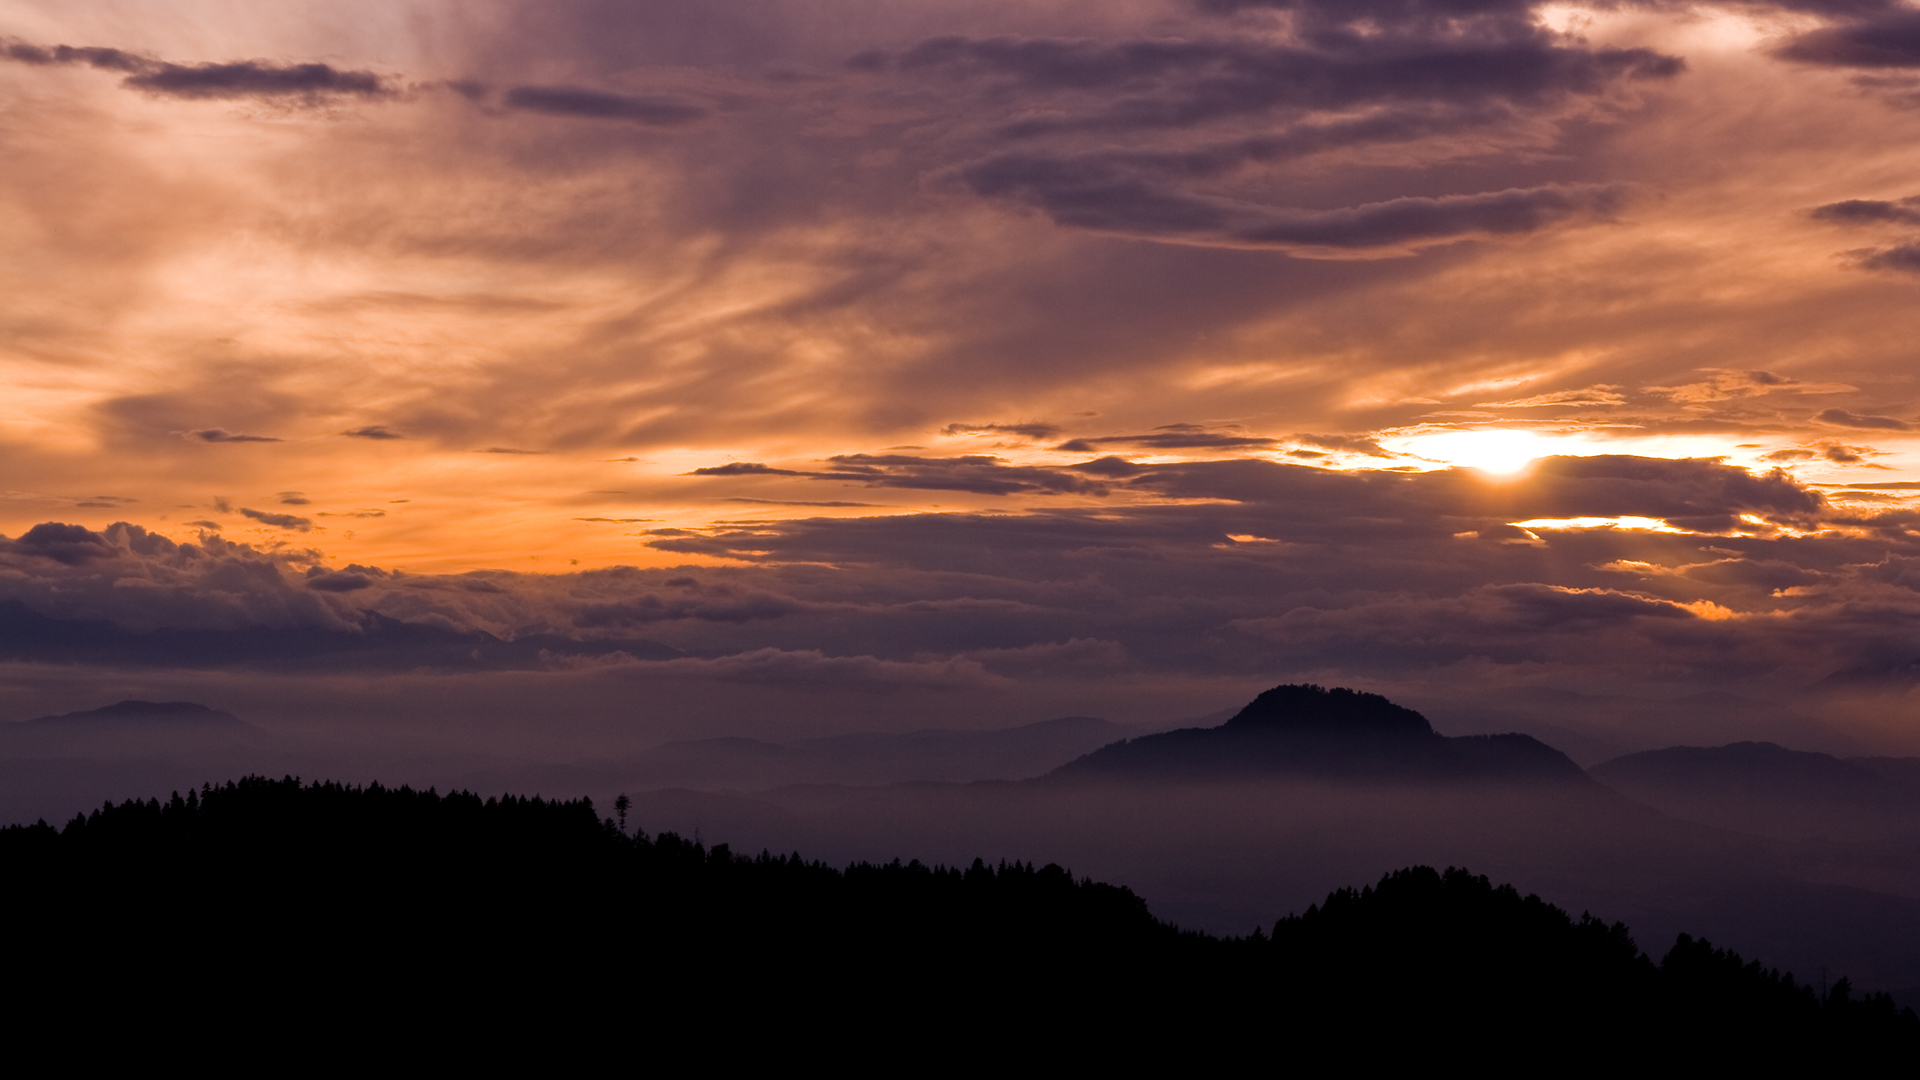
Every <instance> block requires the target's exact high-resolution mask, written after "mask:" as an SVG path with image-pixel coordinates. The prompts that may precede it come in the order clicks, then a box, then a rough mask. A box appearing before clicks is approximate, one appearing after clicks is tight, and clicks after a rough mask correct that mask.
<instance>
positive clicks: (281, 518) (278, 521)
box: [240, 506, 313, 532]
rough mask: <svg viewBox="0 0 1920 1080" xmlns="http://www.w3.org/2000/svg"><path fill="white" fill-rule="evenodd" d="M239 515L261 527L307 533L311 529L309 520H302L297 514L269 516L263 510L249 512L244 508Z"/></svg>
mask: <svg viewBox="0 0 1920 1080" xmlns="http://www.w3.org/2000/svg"><path fill="white" fill-rule="evenodd" d="M240 514H241V516H242V517H250V518H252V519H253V520H255V521H258V522H260V523H261V524H262V525H271V526H273V527H274V528H276V529H291V530H293V531H295V532H307V531H308V530H310V529H312V528H313V520H312V519H311V518H303V517H300V516H299V515H297V514H270V513H267V512H266V511H263V510H249V509H247V508H246V507H244V506H243V507H241V508H240Z"/></svg>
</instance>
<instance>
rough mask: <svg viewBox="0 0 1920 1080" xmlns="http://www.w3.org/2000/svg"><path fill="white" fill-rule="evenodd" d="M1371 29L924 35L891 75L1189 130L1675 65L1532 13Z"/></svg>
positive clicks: (1123, 121) (1517, 95)
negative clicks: (1089, 98)
mask: <svg viewBox="0 0 1920 1080" xmlns="http://www.w3.org/2000/svg"><path fill="white" fill-rule="evenodd" d="M1380 30H1381V31H1382V32H1378V33H1373V34H1353V33H1334V34H1325V35H1320V36H1309V37H1308V38H1307V39H1306V41H1305V47H1302V46H1296V45H1282V44H1273V43H1270V42H1267V41H1262V40H1260V39H1258V38H1222V39H1213V40H1206V39H1199V40H1196V39H1190V38H1157V39H1136V40H1130V41H1089V40H1073V39H1031V38H1029V39H1021V38H1011V37H999V38H973V39H970V38H963V37H941V38H932V39H929V40H926V41H923V42H921V43H919V44H918V45H915V46H914V47H912V48H910V49H907V50H905V51H903V52H901V53H900V54H898V55H897V56H895V57H893V58H892V61H891V64H892V66H893V68H894V69H895V70H898V71H903V72H914V71H926V70H938V71H942V72H945V73H949V74H951V75H954V76H958V77H962V78H965V77H987V78H995V79H999V80H1003V81H1005V82H1008V83H1012V84H1014V85H1018V86H1020V87H1022V88H1024V89H1029V90H1038V91H1073V92H1092V93H1094V94H1098V95H1101V96H1102V98H1103V99H1102V100H1097V101H1095V102H1094V103H1092V104H1090V105H1087V106H1085V107H1084V108H1083V111H1081V112H1080V113H1079V114H1078V115H1075V116H1070V117H1062V118H1058V119H1053V120H1046V121H1038V122H1033V123H1029V124H1027V125H1023V126H1021V127H1019V128H1016V129H1015V132H1014V133H1016V134H1022V135H1024V134H1033V133H1037V132H1039V131H1044V130H1062V129H1068V128H1097V129H1128V128H1142V127H1189V126H1191V125H1194V124H1197V123H1204V122H1207V121H1211V120H1216V119H1220V118H1222V117H1227V116H1237V115H1244V114H1248V113H1257V112H1266V111H1269V110H1274V109H1284V110H1287V111H1290V112H1295V113H1297V112H1298V111H1301V110H1308V109H1315V110H1331V109H1347V108H1353V107H1355V106H1359V105H1363V104H1372V103H1378V102H1395V101H1408V100H1411V101H1418V102H1422V103H1425V102H1435V101H1444V102H1450V103H1458V102H1480V101H1489V100H1496V101H1504V102H1515V103H1526V102H1537V101H1541V100H1543V99H1549V98H1558V97H1562V96H1565V95H1568V94H1580V93H1594V92H1597V91H1599V90H1601V89H1603V88H1605V87H1606V86H1607V85H1608V84H1610V83H1612V82H1614V81H1616V80H1620V79H1635V78H1667V77H1671V76H1672V75H1675V74H1677V73H1679V72H1680V71H1681V70H1682V68H1683V67H1684V64H1683V62H1682V61H1681V60H1679V59H1678V58H1677V57H1671V56H1663V55H1661V54H1659V53H1656V52H1654V51H1652V50H1650V49H1612V48H1601V49H1589V48H1581V47H1578V46H1577V45H1569V44H1566V43H1563V41H1561V40H1559V39H1556V38H1555V36H1554V35H1553V34H1551V33H1549V32H1547V31H1545V30H1543V29H1541V28H1540V27H1538V26H1536V25H1533V24H1532V23H1531V22H1530V21H1527V20H1519V19H1511V18H1504V19H1495V20H1486V21H1475V22H1468V23H1460V22H1453V23H1449V24H1436V23H1434V22H1432V21H1429V20H1424V19H1416V20H1407V21H1398V22H1389V23H1386V24H1385V25H1383V26H1381V27H1380Z"/></svg>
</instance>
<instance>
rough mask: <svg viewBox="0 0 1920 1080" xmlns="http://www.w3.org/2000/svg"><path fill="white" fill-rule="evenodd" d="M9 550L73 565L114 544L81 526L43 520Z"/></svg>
mask: <svg viewBox="0 0 1920 1080" xmlns="http://www.w3.org/2000/svg"><path fill="white" fill-rule="evenodd" d="M8 547H9V549H10V550H12V551H16V552H20V553H22V554H26V555H37V556H39V557H41V558H43V559H52V560H53V561H55V562H58V563H65V564H66V565H68V566H75V565H78V564H80V563H84V562H88V561H90V560H92V559H98V558H102V557H105V556H109V555H112V554H113V553H114V551H113V546H112V545H111V544H109V543H108V542H107V541H106V538H105V537H102V536H101V535H100V534H99V533H96V532H94V531H93V530H91V529H89V528H87V527H86V526H84V525H66V524H62V523H60V522H54V521H49V522H44V523H42V524H39V525H35V526H34V527H33V528H31V529H28V530H27V531H26V532H25V533H24V534H23V535H22V536H21V537H20V539H18V540H14V541H12V542H11V543H10V544H9V545H8Z"/></svg>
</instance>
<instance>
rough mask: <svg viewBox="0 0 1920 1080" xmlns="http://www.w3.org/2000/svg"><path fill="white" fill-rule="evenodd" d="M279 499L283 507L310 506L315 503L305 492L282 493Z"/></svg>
mask: <svg viewBox="0 0 1920 1080" xmlns="http://www.w3.org/2000/svg"><path fill="white" fill-rule="evenodd" d="M277 497H278V498H279V500H280V505H281V506H308V505H311V504H312V503H313V500H312V499H309V498H307V495H306V492H304V491H282V492H280V493H279V495H278V496H277Z"/></svg>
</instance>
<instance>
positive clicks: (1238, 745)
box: [1053, 686, 1586, 783]
mask: <svg viewBox="0 0 1920 1080" xmlns="http://www.w3.org/2000/svg"><path fill="white" fill-rule="evenodd" d="M1263 775H1300V776H1321V777H1332V778H1347V779H1359V778H1373V779H1398V780H1476V779H1484V780H1552V781H1562V782H1576V783H1577V782H1584V781H1585V779H1586V776H1585V774H1584V773H1582V772H1581V770H1580V767H1579V766H1578V765H1575V764H1574V763H1573V762H1572V761H1571V760H1569V759H1568V758H1567V756H1566V755H1565V754H1563V753H1561V752H1560V751H1558V750H1555V749H1554V748H1552V747H1551V746H1548V745H1547V744H1545V743H1543V742H1541V741H1540V740H1538V739H1535V738H1533V737H1532V736H1529V735H1521V734H1517V733H1508V734H1499V735H1467V736H1458V737H1453V738H1449V737H1447V736H1445V735H1440V734H1437V733H1435V732H1434V730H1433V726H1432V725H1431V724H1429V723H1428V722H1427V718H1426V717H1424V716H1422V715H1420V714H1419V713H1417V712H1414V711H1413V710H1412V709H1408V708H1405V707H1403V706H1400V705H1395V704H1394V703H1392V702H1390V701H1388V700H1387V699H1386V698H1384V697H1381V696H1380V695H1378V694H1363V693H1357V692H1355V691H1352V690H1345V689H1334V690H1325V689H1323V688H1321V687H1318V686H1277V687H1275V688H1273V689H1272V690H1268V691H1267V692H1265V693H1263V694H1261V695H1260V696H1259V697H1257V698H1255V699H1254V700H1253V701H1252V703H1250V704H1249V705H1247V707H1246V708H1244V709H1241V710H1240V711H1239V712H1238V713H1236V714H1235V715H1234V716H1233V718H1232V719H1230V720H1228V721H1227V722H1226V723H1225V724H1222V725H1221V726H1219V727H1213V728H1184V729H1181V730H1178V731H1169V732H1164V733H1161V734H1158V735H1146V736H1142V737H1140V738H1137V739H1129V740H1126V741H1124V742H1118V743H1114V744H1113V745H1110V746H1106V747H1102V748H1101V749H1099V750H1097V751H1095V752H1093V753H1091V754H1088V755H1087V756H1085V757H1083V758H1080V759H1078V760H1076V761H1073V762H1071V763H1069V764H1067V765H1065V766H1062V767H1061V768H1059V769H1057V770H1055V771H1054V773H1053V776H1055V777H1058V778H1062V779H1066V778H1085V777H1093V776H1100V777H1108V778H1121V777H1127V778H1133V779H1179V780H1199V779H1244V778H1248V777H1256V776H1263Z"/></svg>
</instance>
